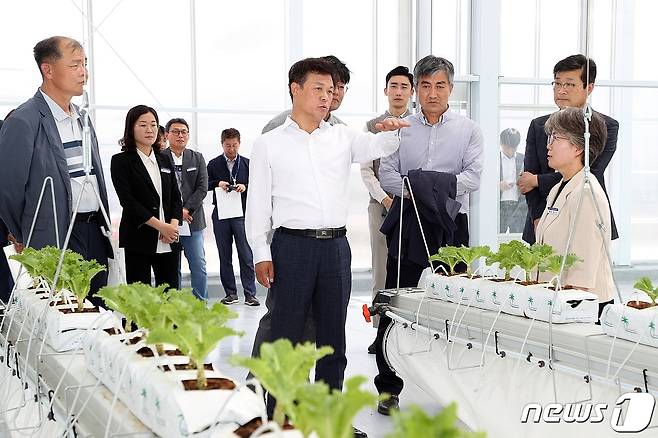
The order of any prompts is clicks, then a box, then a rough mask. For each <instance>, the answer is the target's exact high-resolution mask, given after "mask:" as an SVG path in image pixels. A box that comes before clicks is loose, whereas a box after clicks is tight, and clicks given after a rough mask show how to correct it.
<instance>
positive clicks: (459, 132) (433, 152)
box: [379, 109, 484, 213]
mask: <svg viewBox="0 0 658 438" xmlns="http://www.w3.org/2000/svg"><path fill="white" fill-rule="evenodd" d="M404 120H405V121H407V122H409V123H410V124H411V126H409V127H408V128H403V129H401V130H400V147H399V149H398V150H397V151H396V152H394V153H393V154H391V155H389V156H388V157H385V158H382V160H381V165H380V168H379V181H380V183H381V186H382V188H383V189H384V190H385V191H386V192H388V193H392V194H394V195H397V196H400V195H401V194H402V175H407V174H408V173H409V171H410V170H413V169H423V170H434V171H437V172H445V173H451V174H453V175H456V176H457V197H456V200H457V201H458V202H460V203H461V204H462V205H461V208H460V209H459V212H460V213H468V202H469V193H471V192H474V191H476V190H478V189H479V188H480V174H481V173H482V165H483V161H484V152H483V148H482V131H481V130H480V127H479V126H478V125H477V124H476V123H475V122H473V121H472V120H470V119H468V118H466V117H464V116H461V115H459V114H457V113H455V112H453V111H451V110H450V109H448V110H447V111H446V112H445V113H443V115H442V116H441V119H440V120H439V122H438V123H435V124H433V125H432V124H430V123H429V122H428V121H427V119H426V118H425V116H424V115H423V113H422V112H419V113H417V114H412V115H410V116H407V117H405V118H404ZM412 189H413V187H412Z"/></svg>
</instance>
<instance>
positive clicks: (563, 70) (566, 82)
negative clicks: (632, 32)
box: [517, 55, 619, 244]
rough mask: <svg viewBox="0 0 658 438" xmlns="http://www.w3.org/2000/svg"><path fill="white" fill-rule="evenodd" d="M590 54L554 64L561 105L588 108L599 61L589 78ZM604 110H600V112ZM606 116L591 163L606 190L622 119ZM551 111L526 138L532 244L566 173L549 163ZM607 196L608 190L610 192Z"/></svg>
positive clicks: (523, 180)
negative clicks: (550, 195)
mask: <svg viewBox="0 0 658 438" xmlns="http://www.w3.org/2000/svg"><path fill="white" fill-rule="evenodd" d="M586 68H587V58H586V57H585V56H583V55H571V56H568V57H566V58H564V59H563V60H561V61H559V62H558V63H557V64H555V67H553V78H554V79H555V80H554V81H553V82H552V85H553V99H554V100H555V104H556V105H557V106H558V107H559V108H560V109H562V108H566V107H576V108H585V105H586V104H587V96H589V94H590V93H591V92H592V90H593V89H594V80H595V79H596V63H594V61H593V60H592V59H590V60H589V80H588V78H587V70H586ZM599 114H600V113H599ZM600 115H601V116H602V117H603V119H604V120H605V124H606V127H607V130H608V137H607V140H606V143H605V147H604V149H603V151H602V152H601V154H600V155H599V156H598V157H597V158H596V159H595V160H594V161H593V162H592V163H591V164H590V168H591V172H592V173H593V174H594V176H596V179H597V180H598V181H599V183H600V184H601V187H602V188H603V190H604V191H606V189H605V178H604V172H605V169H606V167H608V163H610V160H611V159H612V156H613V155H614V154H615V150H616V149H617V132H618V131H619V123H618V122H617V121H616V120H615V119H613V118H611V117H608V116H606V115H605V114H600ZM549 116H550V114H547V115H545V116H541V117H538V118H536V119H534V120H533V121H532V122H530V128H528V136H527V138H526V150H525V162H524V171H523V173H521V176H520V177H519V180H518V182H517V183H518V187H519V190H520V191H521V193H523V194H524V195H525V196H526V202H527V203H528V216H527V218H526V224H525V228H524V230H523V240H525V241H526V242H528V243H530V244H532V243H534V242H535V228H536V227H537V223H538V222H539V219H540V218H541V215H542V213H543V212H544V209H545V208H546V197H547V196H548V193H549V192H550V191H551V189H552V188H553V186H554V185H555V184H557V183H558V182H559V181H560V179H561V178H562V176H561V175H560V174H559V173H558V172H555V170H554V169H551V168H550V167H549V166H548V156H547V154H548V151H547V143H548V138H547V136H546V133H545V132H544V124H546V120H548V117H549ZM606 196H607V192H606ZM611 219H612V220H611V223H612V238H613V239H616V238H617V237H619V235H618V234H617V228H616V226H615V221H614V218H611Z"/></svg>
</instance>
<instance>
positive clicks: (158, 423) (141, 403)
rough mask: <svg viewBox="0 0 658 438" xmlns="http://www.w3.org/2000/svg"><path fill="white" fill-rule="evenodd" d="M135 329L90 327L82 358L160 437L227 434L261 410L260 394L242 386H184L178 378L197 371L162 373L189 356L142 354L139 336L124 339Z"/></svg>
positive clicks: (213, 373) (192, 375)
mask: <svg viewBox="0 0 658 438" xmlns="http://www.w3.org/2000/svg"><path fill="white" fill-rule="evenodd" d="M138 334H139V333H127V334H123V335H113V336H110V335H109V334H107V333H106V332H104V331H98V332H95V333H93V332H90V333H89V334H88V335H87V336H86V337H85V339H84V344H85V345H84V352H85V359H86V362H87V367H88V369H89V371H90V372H91V373H92V374H93V375H94V376H96V377H97V378H99V379H100V380H101V382H102V383H103V384H104V385H105V386H107V387H108V389H110V391H112V392H114V393H115V394H117V395H118V398H119V399H120V400H121V401H122V402H123V403H124V404H125V405H126V406H127V407H128V408H129V409H130V410H131V411H132V412H133V414H134V415H135V416H136V417H137V418H139V419H140V421H142V423H144V424H145V425H146V426H147V427H149V428H150V429H152V430H153V432H155V433H156V434H158V435H159V436H162V437H167V438H168V437H176V438H177V437H184V436H188V435H189V434H192V433H195V434H196V433H199V434H200V435H199V436H213V437H215V436H231V435H230V434H231V433H232V431H233V430H235V429H236V428H237V427H238V426H240V425H242V424H245V423H247V422H248V421H250V420H251V419H253V418H255V417H260V416H262V415H264V413H265V403H264V400H263V398H261V397H259V396H257V395H256V394H255V393H254V392H253V391H251V390H250V389H249V388H247V387H246V386H237V387H236V389H233V390H219V389H218V390H205V391H186V390H185V389H184V388H183V384H182V383H181V380H184V379H196V371H194V370H189V371H175V370H174V371H167V372H165V371H164V368H165V367H170V366H173V364H175V363H178V364H184V363H188V361H189V359H188V358H187V357H185V356H163V357H151V358H145V357H141V356H140V355H138V354H137V353H136V351H137V350H138V349H139V348H141V347H144V346H145V344H144V342H143V341H140V342H139V343H137V344H135V345H127V344H124V343H123V342H122V340H123V339H126V338H131V337H134V336H137V335H138ZM170 347H171V346H165V348H170ZM206 377H207V378H212V377H223V378H227V377H226V376H225V375H223V374H222V373H221V372H219V371H206ZM216 423H217V425H216V426H215V427H213V428H212V429H211V425H213V424H216ZM211 430H212V434H211V432H210V431H211ZM227 434H228V435H227ZM195 436H197V435H195Z"/></svg>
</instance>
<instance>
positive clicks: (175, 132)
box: [169, 129, 190, 137]
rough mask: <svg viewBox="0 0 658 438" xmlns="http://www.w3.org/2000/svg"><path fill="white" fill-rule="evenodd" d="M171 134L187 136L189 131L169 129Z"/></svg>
mask: <svg viewBox="0 0 658 438" xmlns="http://www.w3.org/2000/svg"><path fill="white" fill-rule="evenodd" d="M169 132H170V133H171V134H173V135H174V136H176V137H178V136H179V135H182V136H183V137H185V136H187V134H189V133H190V132H189V131H188V130H187V129H172V130H171V131H169Z"/></svg>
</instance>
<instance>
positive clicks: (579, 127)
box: [544, 107, 608, 163]
mask: <svg viewBox="0 0 658 438" xmlns="http://www.w3.org/2000/svg"><path fill="white" fill-rule="evenodd" d="M544 131H546V134H547V135H551V133H552V132H557V133H559V134H562V135H566V136H567V137H568V138H569V142H571V144H573V145H575V146H577V147H578V148H579V149H585V116H584V114H583V110H582V109H581V108H573V107H567V108H563V109H561V110H560V111H556V112H554V113H553V114H551V116H550V117H549V118H548V120H547V121H546V124H545V125H544ZM589 133H590V137H589V161H590V163H591V162H593V161H594V160H595V159H596V157H598V156H599V154H600V153H601V151H602V150H603V147H604V145H605V142H606V139H607V137H608V129H607V127H606V125H605V121H604V120H603V117H601V116H600V115H599V114H597V113H592V120H591V121H590V122H589ZM581 159H582V162H583V163H584V162H585V154H583V155H582V156H581Z"/></svg>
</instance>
